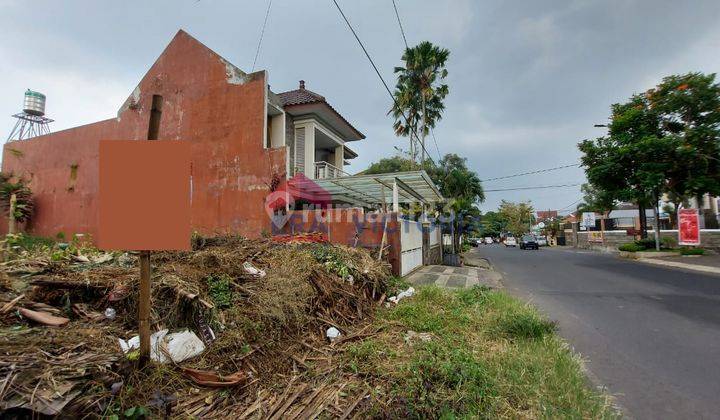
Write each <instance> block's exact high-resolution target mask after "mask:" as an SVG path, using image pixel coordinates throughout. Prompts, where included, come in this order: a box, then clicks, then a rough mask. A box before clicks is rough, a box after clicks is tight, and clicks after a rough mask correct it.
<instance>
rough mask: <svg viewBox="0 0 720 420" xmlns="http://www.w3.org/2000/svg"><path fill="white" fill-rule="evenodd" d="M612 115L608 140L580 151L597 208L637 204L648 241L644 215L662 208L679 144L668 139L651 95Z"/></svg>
mask: <svg viewBox="0 0 720 420" xmlns="http://www.w3.org/2000/svg"><path fill="white" fill-rule="evenodd" d="M612 111H613V112H612V117H611V122H610V124H609V126H608V128H609V130H608V135H607V136H605V137H600V138H598V139H596V140H594V141H593V140H585V141H583V142H581V143H580V144H579V145H578V147H579V149H580V151H582V152H583V156H582V163H583V165H584V166H585V174H586V176H587V179H588V181H589V183H590V185H591V187H590V188H591V189H590V191H592V192H593V194H595V195H596V202H595V203H593V204H595V205H600V206H601V207H604V208H603V209H602V210H609V209H610V208H609V207H608V206H609V205H610V203H612V202H613V201H628V202H632V203H636V204H637V205H638V207H639V208H640V215H641V218H640V221H641V228H642V229H641V230H642V232H643V236H646V230H647V228H646V226H645V223H644V217H643V216H644V214H645V213H644V209H645V208H647V207H648V206H650V205H651V204H652V203H655V204H653V205H654V206H657V197H658V194H659V193H660V191H662V190H663V184H664V181H665V178H666V174H667V171H668V170H669V169H670V167H671V165H672V155H673V153H674V152H673V148H674V140H673V139H671V138H668V137H665V136H663V133H662V130H661V127H660V119H659V116H658V114H657V112H655V111H654V110H653V109H652V108H651V107H650V106H649V102H648V99H647V96H646V95H633V96H632V97H631V98H630V100H629V101H628V102H626V103H622V104H614V105H613V106H612Z"/></svg>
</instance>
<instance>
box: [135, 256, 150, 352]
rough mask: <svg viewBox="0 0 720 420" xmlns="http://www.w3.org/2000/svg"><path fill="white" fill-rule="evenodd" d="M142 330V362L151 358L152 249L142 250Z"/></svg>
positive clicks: (140, 324)
mask: <svg viewBox="0 0 720 420" xmlns="http://www.w3.org/2000/svg"><path fill="white" fill-rule="evenodd" d="M138 329H139V332H140V363H141V364H143V365H144V364H145V363H147V362H148V360H150V251H140V302H139V304H138Z"/></svg>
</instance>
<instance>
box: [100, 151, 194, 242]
mask: <svg viewBox="0 0 720 420" xmlns="http://www.w3.org/2000/svg"><path fill="white" fill-rule="evenodd" d="M99 184H100V187H99V193H100V194H99V197H100V206H99V207H100V212H99V213H100V214H99V222H100V226H99V232H98V246H99V247H100V248H101V249H118V250H126V251H127V250H136V251H156V250H189V249H190V236H191V231H190V143H188V142H186V141H179V140H152V141H145V140H102V141H100V170H99Z"/></svg>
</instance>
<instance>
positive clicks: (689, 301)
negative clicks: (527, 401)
mask: <svg viewBox="0 0 720 420" xmlns="http://www.w3.org/2000/svg"><path fill="white" fill-rule="evenodd" d="M471 252H473V253H477V254H478V255H479V256H482V257H486V258H488V259H489V260H490V262H491V263H492V264H493V265H494V266H495V268H496V269H498V270H499V271H500V272H501V273H502V274H503V284H504V286H505V288H506V290H508V291H509V292H510V293H512V294H515V295H517V296H520V297H522V298H525V299H527V300H529V301H531V302H532V303H533V304H534V305H536V306H537V307H538V308H539V309H540V310H541V311H543V312H544V313H545V314H546V315H547V316H548V317H549V318H551V319H554V320H556V321H557V322H558V325H559V327H560V335H561V336H563V337H564V338H566V339H567V340H568V342H569V343H570V344H571V345H572V346H573V347H574V349H575V351H576V352H578V353H580V354H581V355H582V356H583V358H584V359H586V362H587V366H588V368H589V370H590V374H591V376H594V379H596V382H599V383H600V384H602V385H604V386H606V387H607V388H608V389H607V390H608V392H609V393H610V394H612V395H614V396H615V397H616V399H617V401H618V402H619V404H620V405H621V406H622V407H623V408H624V409H625V410H626V412H627V413H628V414H629V415H630V416H632V417H635V418H639V419H661V418H662V419H670V418H672V419H688V418H718V417H719V416H720V276H717V275H712V274H703V273H693V272H687V271H681V270H677V269H672V268H666V267H659V266H650V265H646V264H642V263H637V262H633V261H627V260H621V259H619V258H617V257H615V256H613V255H608V254H600V253H595V252H591V251H579V250H574V249H572V248H570V249H566V248H563V249H560V248H552V249H551V248H542V249H540V250H539V251H523V250H520V249H517V248H505V247H502V246H501V245H488V246H484V247H480V248H479V249H476V250H473V251H471Z"/></svg>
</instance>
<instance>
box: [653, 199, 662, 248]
mask: <svg viewBox="0 0 720 420" xmlns="http://www.w3.org/2000/svg"><path fill="white" fill-rule="evenodd" d="M658 201H659V199H658V194H657V193H655V202H654V203H653V216H654V218H655V250H657V251H660V215H659V214H658V209H657V208H658V206H657V204H658Z"/></svg>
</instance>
